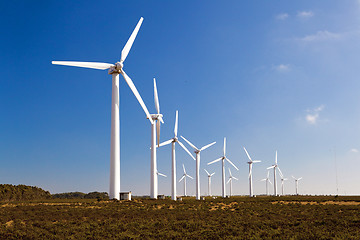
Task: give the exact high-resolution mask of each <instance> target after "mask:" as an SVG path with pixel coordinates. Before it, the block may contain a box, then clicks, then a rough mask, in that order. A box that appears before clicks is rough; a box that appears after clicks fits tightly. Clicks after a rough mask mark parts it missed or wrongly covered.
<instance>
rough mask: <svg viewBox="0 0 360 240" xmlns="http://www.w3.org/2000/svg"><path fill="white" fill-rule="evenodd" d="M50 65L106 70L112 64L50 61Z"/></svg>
mask: <svg viewBox="0 0 360 240" xmlns="http://www.w3.org/2000/svg"><path fill="white" fill-rule="evenodd" d="M51 63H52V64H55V65H64V66H72V67H83V68H93V69H101V70H105V69H108V68H110V67H112V66H114V64H110V63H99V62H70V61H52V62H51Z"/></svg>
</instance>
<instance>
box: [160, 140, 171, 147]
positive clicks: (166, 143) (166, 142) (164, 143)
mask: <svg viewBox="0 0 360 240" xmlns="http://www.w3.org/2000/svg"><path fill="white" fill-rule="evenodd" d="M173 141H174V140H173V139H170V140H167V141H165V142H162V143H160V144H159V145H158V147H162V146H165V145H168V144H170V143H172V142H173Z"/></svg>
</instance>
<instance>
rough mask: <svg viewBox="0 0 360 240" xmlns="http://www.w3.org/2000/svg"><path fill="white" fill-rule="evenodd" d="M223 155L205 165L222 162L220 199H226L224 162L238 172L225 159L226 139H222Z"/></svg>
mask: <svg viewBox="0 0 360 240" xmlns="http://www.w3.org/2000/svg"><path fill="white" fill-rule="evenodd" d="M223 153H224V155H223V156H222V157H220V158H218V159H216V160H214V161H212V162H209V163H208V164H207V165H210V164H213V163H216V162H219V161H222V197H223V198H224V197H226V189H225V160H226V161H228V162H229V163H230V164H231V165H232V166H233V167H234V168H235V169H236V170H239V169H238V168H237V167H236V166H235V165H234V164H233V163H232V162H231V161H230V160H229V159H228V158H227V157H226V138H224V149H223Z"/></svg>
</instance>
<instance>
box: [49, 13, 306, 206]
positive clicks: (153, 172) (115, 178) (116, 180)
mask: <svg viewBox="0 0 360 240" xmlns="http://www.w3.org/2000/svg"><path fill="white" fill-rule="evenodd" d="M142 22H143V18H140V20H139V22H138V23H137V25H136V27H135V29H134V30H133V32H132V34H131V35H130V38H129V39H128V41H127V42H126V44H125V46H124V48H123V50H122V51H121V56H120V60H119V61H118V62H116V63H114V64H110V63H100V62H74V61H52V64H56V65H65V66H75V67H83V68H92V69H99V70H107V69H108V74H110V75H111V76H112V102H111V146H110V184H109V185H110V186H109V197H110V199H120V108H119V106H120V105H119V99H120V96H119V74H121V75H122V76H123V78H124V80H125V81H126V83H127V85H128V86H129V87H130V89H131V91H132V92H133V94H134V95H135V97H136V99H137V100H138V102H139V104H140V105H141V107H142V109H143V110H144V112H145V114H146V117H147V119H149V122H150V124H151V147H150V152H151V157H150V194H149V195H150V198H152V199H156V198H157V197H158V176H164V177H166V175H165V174H163V173H160V172H159V171H158V167H157V149H158V148H159V147H163V146H166V145H169V144H171V146H172V148H171V149H172V150H171V162H172V169H171V199H172V200H174V201H176V200H177V196H178V192H177V182H178V179H177V177H176V167H177V163H176V152H175V146H176V143H177V144H178V145H180V147H181V148H182V149H183V150H185V151H186V152H187V154H188V155H189V156H190V157H191V158H192V159H193V160H195V170H196V171H195V189H196V195H195V197H196V199H197V200H200V198H201V189H200V169H201V162H200V154H201V152H202V151H204V150H206V149H207V148H209V147H211V146H213V145H214V144H215V143H216V142H212V143H209V144H207V145H205V146H203V147H200V148H198V147H196V146H195V145H194V144H193V143H192V142H190V141H189V140H188V139H187V138H185V137H183V136H180V137H181V141H182V140H183V141H185V142H186V143H187V144H188V145H189V146H190V147H191V148H192V149H193V151H194V153H195V157H194V156H193V154H192V153H191V152H190V151H189V150H188V149H187V148H186V146H185V145H184V144H183V143H182V142H181V141H180V139H179V138H178V115H179V113H178V111H176V117H175V126H174V137H173V138H171V139H169V140H167V141H165V142H162V143H160V125H161V124H164V120H163V114H161V112H160V103H159V96H158V91H157V85H156V80H155V78H154V101H155V108H156V113H154V114H150V112H149V111H148V109H147V107H146V105H145V103H144V101H143V99H142V98H141V95H140V93H139V92H138V90H137V88H136V87H135V85H134V83H133V81H132V79H131V78H130V77H129V76H128V75H127V74H126V73H125V71H124V62H125V60H126V57H127V56H128V54H129V52H130V49H131V47H132V45H133V43H134V40H135V38H136V36H137V33H138V31H139V29H140V27H141V24H142ZM244 151H245V153H246V155H247V157H248V159H249V161H248V162H247V163H248V165H249V175H248V178H249V196H250V197H253V196H254V191H253V176H252V171H253V164H254V163H259V162H261V161H260V160H252V158H251V157H250V155H249V153H248V152H247V150H246V148H245V147H244ZM217 162H221V172H222V197H224V198H225V197H226V196H227V195H226V183H227V184H229V185H230V194H229V195H230V196H231V195H232V181H233V180H238V178H236V177H235V176H233V175H232V172H231V170H230V168H229V169H228V171H229V179H228V180H227V182H226V176H225V173H226V171H225V163H228V164H230V165H231V167H233V168H235V169H236V170H239V168H238V167H237V166H236V165H235V164H234V163H233V162H232V161H231V160H230V159H229V158H227V156H226V138H224V143H223V154H222V155H221V156H220V157H219V158H217V159H215V160H214V161H212V162H209V163H207V165H211V164H214V163H217ZM267 169H268V173H267V178H266V179H262V180H261V181H265V183H266V194H269V186H268V184H272V183H271V181H270V179H269V171H270V169H273V176H274V184H273V187H274V195H275V196H277V195H279V194H278V191H277V176H276V174H277V171H278V172H279V175H280V179H281V187H282V193H281V194H282V195H284V194H285V192H284V181H286V180H287V178H285V177H284V175H283V173H282V172H281V170H280V168H279V166H278V163H277V151H276V155H275V163H274V164H273V165H272V166H270V167H268V168H267ZM183 170H184V174H183V175H182V177H181V178H180V180H179V181H183V182H184V195H185V196H186V195H187V194H186V184H187V183H186V179H187V178H191V179H192V177H191V176H190V175H188V174H187V172H186V170H185V166H184V165H183ZM204 170H205V169H204ZM205 172H206V174H207V176H208V195H210V196H211V195H212V194H211V177H212V176H213V175H214V173H211V174H210V173H209V172H208V171H207V170H205ZM293 178H294V177H293ZM294 179H295V183H296V194H298V181H299V180H301V179H302V178H294Z"/></svg>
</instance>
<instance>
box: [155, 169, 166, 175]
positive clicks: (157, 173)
mask: <svg viewBox="0 0 360 240" xmlns="http://www.w3.org/2000/svg"><path fill="white" fill-rule="evenodd" d="M156 176H157V177H158V176H162V177H167V176H166V175H165V174H162V173H160V172H159V171H157V170H156Z"/></svg>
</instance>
